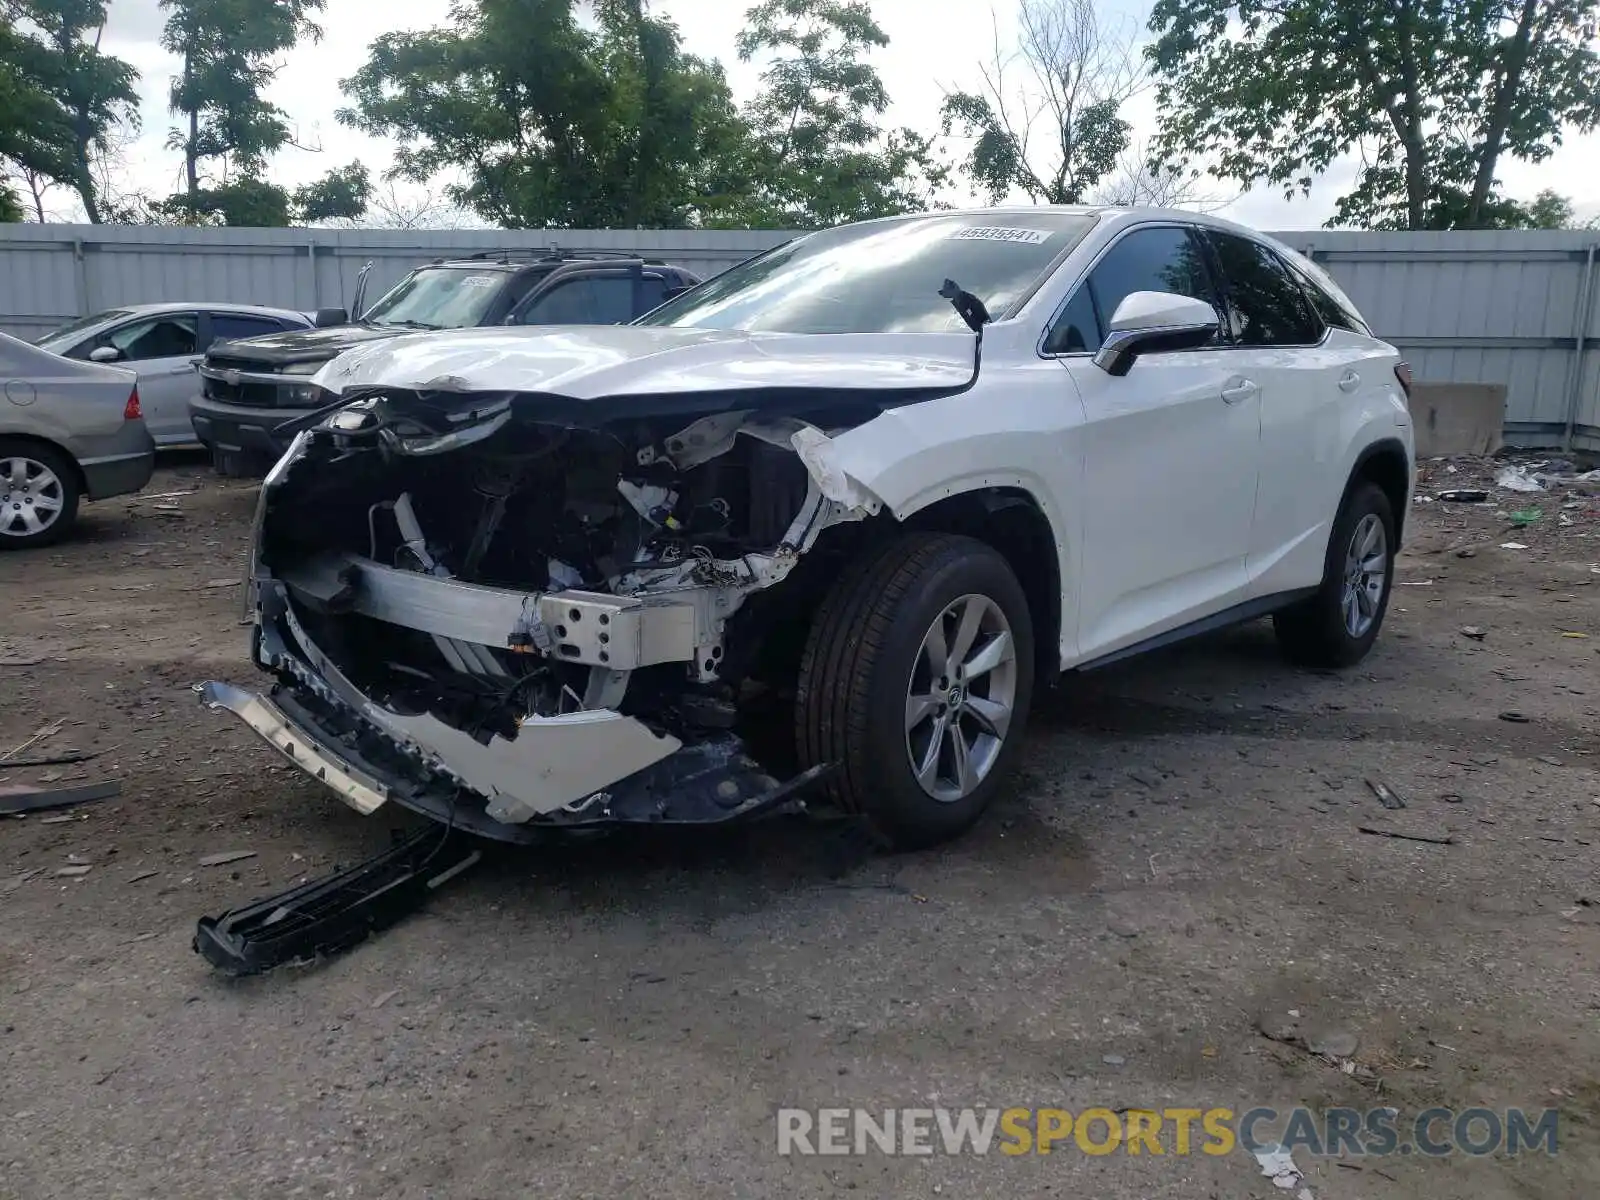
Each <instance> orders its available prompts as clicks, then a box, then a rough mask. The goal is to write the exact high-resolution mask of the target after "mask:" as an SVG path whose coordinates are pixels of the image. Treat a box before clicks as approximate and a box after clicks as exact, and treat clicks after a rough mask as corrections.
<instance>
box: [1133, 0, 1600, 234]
mask: <svg viewBox="0 0 1600 1200" xmlns="http://www.w3.org/2000/svg"><path fill="white" fill-rule="evenodd" d="M1597 26H1600V0H1340V2H1339V3H1337V4H1329V3H1325V2H1322V0H1240V2H1237V3H1234V2H1230V0H1157V2H1156V5H1155V9H1154V11H1153V13H1152V15H1151V18H1150V28H1151V30H1152V32H1154V33H1155V34H1156V35H1157V36H1156V40H1155V42H1154V43H1153V44H1152V45H1151V46H1150V47H1149V49H1148V54H1149V57H1150V61H1151V62H1152V64H1153V65H1154V68H1155V71H1156V73H1157V76H1158V79H1159V83H1160V88H1159V99H1160V104H1161V110H1162V113H1163V128H1162V133H1161V150H1162V154H1163V156H1164V157H1165V158H1166V159H1167V160H1169V161H1174V162H1176V161H1183V160H1187V159H1192V158H1196V157H1203V158H1209V159H1210V160H1211V163H1212V170H1213V172H1214V173H1216V174H1218V175H1220V176H1222V177H1224V178H1230V179H1234V180H1237V181H1238V182H1240V183H1242V184H1246V185H1249V184H1256V183H1269V184H1275V185H1278V186H1280V187H1282V188H1283V189H1284V191H1285V194H1286V195H1293V194H1294V193H1295V192H1297V191H1299V192H1304V191H1307V190H1309V188H1310V187H1311V183H1312V180H1313V179H1314V178H1315V177H1316V176H1317V174H1319V173H1320V172H1322V171H1324V170H1326V169H1327V168H1328V167H1329V166H1330V165H1332V164H1333V163H1334V162H1335V161H1336V160H1338V159H1341V158H1343V157H1344V156H1346V155H1350V154H1359V155H1360V157H1361V167H1360V171H1359V174H1358V176H1357V180H1356V185H1355V187H1354V189H1353V190H1352V191H1350V192H1349V193H1348V194H1347V195H1345V196H1344V197H1343V198H1342V199H1341V200H1340V202H1339V206H1338V211H1337V214H1336V216H1335V217H1334V218H1333V221H1332V222H1330V223H1339V224H1359V225H1365V226H1368V227H1372V228H1385V229H1396V228H1397V229H1457V228H1464V229H1476V228H1490V227H1495V226H1501V225H1507V224H1511V225H1515V224H1522V223H1524V218H1525V214H1524V213H1523V210H1522V209H1521V207H1520V206H1518V205H1516V204H1515V203H1513V202H1511V201H1508V200H1506V198H1505V197H1504V196H1503V195H1501V194H1500V192H1499V191H1498V184H1497V179H1496V173H1497V171H1498V170H1499V168H1500V165H1501V163H1502V161H1503V160H1504V159H1506V158H1514V159H1520V160H1524V161H1529V162H1538V161H1541V160H1543V159H1545V158H1548V157H1549V155H1550V154H1551V153H1552V152H1553V151H1554V149H1555V147H1556V146H1557V145H1559V144H1560V141H1561V137H1562V134H1563V132H1564V131H1566V130H1569V129H1580V130H1587V129H1593V128H1594V127H1595V125H1596V123H1597V122H1600V87H1597V86H1596V81H1597V79H1600V54H1597V51H1596V44H1597V43H1596V34H1597Z"/></svg>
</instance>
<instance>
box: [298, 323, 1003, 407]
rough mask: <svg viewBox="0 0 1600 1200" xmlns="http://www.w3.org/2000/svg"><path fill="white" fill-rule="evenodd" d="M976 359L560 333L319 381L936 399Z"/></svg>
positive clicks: (450, 349)
mask: <svg viewBox="0 0 1600 1200" xmlns="http://www.w3.org/2000/svg"><path fill="white" fill-rule="evenodd" d="M976 362H977V340H976V338H975V337H974V336H973V335H972V334H970V333H881V334H880V333H873V334H854V333H850V334H778V333H744V332H740V331H735V330H709V329H671V328H663V327H660V326H645V325H558V326H543V327H537V326H530V327H494V328H484V329H463V330H452V331H448V332H439V333H426V334H408V335H406V336H404V337H399V338H395V339H392V340H390V341H386V342H382V343H374V344H369V345H365V346H357V347H355V348H353V349H351V350H349V351H347V352H346V353H345V354H343V355H341V356H340V357H339V358H338V359H336V360H334V361H333V362H332V363H330V364H329V365H328V366H326V367H324V368H323V369H322V370H321V371H320V372H319V373H318V374H317V376H316V380H315V382H317V383H319V384H321V385H322V386H323V387H325V388H327V389H328V390H329V391H330V392H333V393H335V394H343V393H346V392H349V391H352V390H355V389H366V388H395V389H407V390H416V391H431V392H495V393H506V392H512V393H516V392H538V393H544V394H547V395H558V396H565V397H568V398H570V399H574V400H594V399H600V398H602V397H608V396H663V395H682V394H685V393H706V392H744V393H748V392H757V391H762V390H793V389H814V390H821V391H828V392H879V393H881V392H885V391H890V392H894V391H904V392H906V393H908V394H909V393H919V394H928V393H939V392H945V393H948V392H953V391H959V390H961V389H963V388H966V387H968V386H970V385H971V383H972V380H973V377H974V375H975V373H976Z"/></svg>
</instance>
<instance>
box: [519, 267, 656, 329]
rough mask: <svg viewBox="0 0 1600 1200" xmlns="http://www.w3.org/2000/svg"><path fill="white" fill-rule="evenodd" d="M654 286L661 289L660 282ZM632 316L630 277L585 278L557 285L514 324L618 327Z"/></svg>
mask: <svg viewBox="0 0 1600 1200" xmlns="http://www.w3.org/2000/svg"><path fill="white" fill-rule="evenodd" d="M646 282H648V281H646ZM655 283H656V286H657V287H658V288H659V287H661V281H660V280H656V281H655ZM634 315H635V314H634V311H633V277H632V276H631V275H588V276H584V277H583V278H580V279H571V280H568V281H567V282H566V283H558V284H556V286H555V287H553V288H551V289H550V290H549V291H548V292H546V293H545V294H544V295H542V296H540V297H538V298H537V299H536V300H534V302H533V303H532V304H530V305H528V307H527V308H526V309H525V310H524V311H523V313H522V314H521V317H520V318H519V319H518V321H517V324H519V325H620V324H625V323H626V322H628V321H631V320H633V318H634Z"/></svg>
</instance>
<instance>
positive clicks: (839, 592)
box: [795, 533, 1034, 849]
mask: <svg viewBox="0 0 1600 1200" xmlns="http://www.w3.org/2000/svg"><path fill="white" fill-rule="evenodd" d="M1033 664H1034V651H1033V623H1032V620H1031V618H1030V614H1029V611H1028V603H1027V598H1026V596H1024V594H1023V591H1022V587H1021V585H1020V584H1019V583H1018V582H1017V578H1016V576H1015V575H1014V574H1013V573H1012V570H1011V567H1010V566H1009V565H1008V564H1007V562H1006V560H1005V559H1004V558H1003V557H1001V556H1000V554H999V553H997V552H996V551H995V550H994V549H992V548H991V547H990V546H988V545H986V544H985V543H983V542H981V541H978V540H977V539H975V538H970V537H960V536H957V535H954V534H945V533H912V534H907V535H905V536H904V537H901V538H899V539H897V540H895V541H894V542H892V543H890V544H889V545H887V546H885V547H883V548H881V549H880V550H879V551H878V552H877V553H876V554H874V555H871V556H868V557H866V558H865V559H863V560H862V561H860V562H858V563H856V564H854V565H853V567H852V568H851V569H850V570H849V571H848V572H847V573H846V574H845V575H844V577H842V578H841V579H840V580H839V581H838V582H837V583H836V584H835V585H834V587H833V589H832V590H831V591H830V592H829V593H828V596H827V598H826V599H825V600H824V601H823V604H822V607H821V609H820V610H819V611H818V613H817V617H816V620H815V621H814V622H813V624H812V627H811V631H810V635H809V637H808V638H807V642H806V648H805V653H804V656H803V658H802V660H801V665H800V681H799V688H798V692H797V696H796V702H795V719H796V735H797V741H798V746H799V751H800V756H801V758H802V760H803V761H804V763H805V764H806V765H807V766H811V765H816V764H820V763H837V764H838V767H839V769H838V770H837V771H836V772H835V773H834V775H833V776H832V777H831V782H830V784H829V793H830V798H831V799H832V801H833V802H834V803H835V804H836V805H838V806H839V807H840V808H841V809H843V810H844V811H846V812H852V813H860V814H863V815H865V816H866V817H867V818H868V819H869V820H870V821H871V823H872V824H873V826H874V827H875V828H876V829H877V831H878V832H879V833H881V834H882V835H883V836H884V837H885V838H887V839H888V841H889V843H890V844H891V845H892V846H893V847H894V848H896V849H914V848H917V847H921V846H929V845H933V844H935V843H937V842H941V841H944V840H946V839H948V838H951V837H954V836H956V835H957V834H959V833H962V832H964V831H965V830H966V829H967V828H968V827H970V826H971V825H972V824H973V822H975V821H976V820H977V819H978V818H979V816H981V815H982V813H983V810H984V809H985V808H987V807H988V805H989V803H990V801H991V800H992V799H993V798H994V796H995V793H996V792H997V791H998V790H999V788H1000V787H1001V786H1002V785H1003V781H1004V780H1005V778H1006V776H1007V775H1008V774H1009V773H1010V771H1011V768H1012V766H1013V764H1014V763H1015V760H1016V755H1017V753H1018V747H1019V744H1020V742H1021V740H1022V733H1023V727H1024V725H1025V724H1026V721H1027V716H1028V708H1029V703H1030V701H1031V699H1032V694H1033Z"/></svg>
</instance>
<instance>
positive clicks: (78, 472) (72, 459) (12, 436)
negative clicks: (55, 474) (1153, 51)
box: [0, 430, 89, 499]
mask: <svg viewBox="0 0 1600 1200" xmlns="http://www.w3.org/2000/svg"><path fill="white" fill-rule="evenodd" d="M0 442H9V443H12V444H13V445H15V444H17V443H22V444H25V445H30V446H38V447H41V448H43V449H45V450H49V451H52V452H54V453H56V454H59V455H60V456H61V457H62V458H63V459H65V460H66V461H67V462H68V463H70V464H71V465H72V481H73V482H74V483H76V484H77V485H78V492H79V494H81V495H82V496H83V497H84V498H85V499H87V498H88V496H89V480H88V479H87V478H86V477H85V475H84V473H83V465H82V464H81V463H79V462H78V459H77V456H76V455H74V454H73V453H72V451H70V450H68V449H67V448H66V447H65V446H63V445H62V444H61V443H60V442H53V441H51V440H50V439H49V438H47V437H40V436H39V435H38V434H36V433H7V432H5V431H4V430H0Z"/></svg>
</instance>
